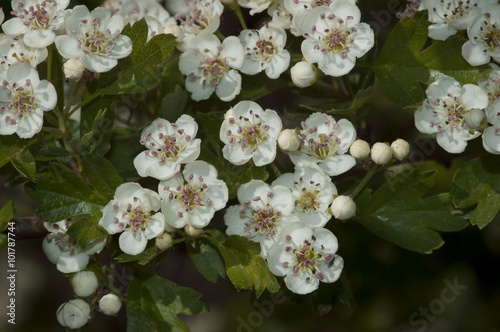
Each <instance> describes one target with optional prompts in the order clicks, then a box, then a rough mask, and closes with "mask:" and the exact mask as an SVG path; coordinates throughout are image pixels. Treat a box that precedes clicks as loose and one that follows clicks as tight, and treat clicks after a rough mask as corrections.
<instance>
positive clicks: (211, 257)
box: [186, 229, 226, 283]
mask: <svg viewBox="0 0 500 332" xmlns="http://www.w3.org/2000/svg"><path fill="white" fill-rule="evenodd" d="M204 232H205V234H208V235H209V236H211V237H213V238H214V239H216V240H217V241H219V242H222V241H224V239H225V237H226V236H225V235H224V234H222V233H221V232H219V231H218V230H216V229H209V230H204ZM186 248H187V252H188V254H189V258H191V261H192V262H193V264H194V266H195V267H196V269H197V270H198V271H199V272H200V273H201V274H202V275H203V277H204V278H205V279H207V280H208V281H210V282H213V283H216V282H217V279H218V277H219V276H221V277H222V278H225V277H226V269H225V267H224V260H223V258H222V256H221V255H220V253H219V251H218V249H217V246H215V245H214V244H213V243H212V242H210V240H208V239H207V238H204V237H198V238H196V239H194V240H192V241H188V242H186Z"/></svg>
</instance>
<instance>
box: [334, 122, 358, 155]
mask: <svg viewBox="0 0 500 332" xmlns="http://www.w3.org/2000/svg"><path fill="white" fill-rule="evenodd" d="M337 123H338V130H337V133H336V134H335V135H336V136H337V137H338V138H340V146H339V149H338V151H337V153H338V154H343V153H346V152H347V151H348V150H349V148H350V147H351V145H352V143H353V142H354V141H355V140H356V129H355V128H354V126H353V124H352V123H351V121H349V120H346V119H340V120H339V121H338V122H337Z"/></svg>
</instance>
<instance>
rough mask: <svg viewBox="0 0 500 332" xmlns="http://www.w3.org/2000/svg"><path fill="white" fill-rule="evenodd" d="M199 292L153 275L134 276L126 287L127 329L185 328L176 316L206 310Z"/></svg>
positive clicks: (128, 331) (159, 329)
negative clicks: (140, 277)
mask: <svg viewBox="0 0 500 332" xmlns="http://www.w3.org/2000/svg"><path fill="white" fill-rule="evenodd" d="M200 297H201V294H200V293H198V292H196V291H195V290H193V289H191V288H188V287H181V286H178V285H177V284H175V283H174V282H172V281H169V280H167V279H163V278H161V277H159V276H157V275H153V276H150V277H148V278H146V279H139V278H134V279H132V281H131V282H130V284H129V286H128V288H127V298H126V300H125V303H126V306H127V332H143V331H151V330H155V331H189V329H188V327H187V326H186V325H185V324H184V323H183V322H182V321H181V320H180V319H179V318H178V317H177V316H178V315H193V314H198V313H201V312H205V311H207V310H208V307H207V305H206V304H205V303H203V302H201V301H200V300H199V299H200Z"/></svg>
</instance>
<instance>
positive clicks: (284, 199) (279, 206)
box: [270, 185, 295, 215]
mask: <svg viewBox="0 0 500 332" xmlns="http://www.w3.org/2000/svg"><path fill="white" fill-rule="evenodd" d="M272 190H273V193H274V196H273V197H272V198H271V202H270V203H271V206H272V207H273V208H274V209H275V210H278V211H281V212H282V213H283V215H289V214H290V213H292V212H293V210H294V209H295V199H294V198H293V195H292V192H291V191H290V189H289V188H287V187H285V186H280V185H277V186H273V188H272Z"/></svg>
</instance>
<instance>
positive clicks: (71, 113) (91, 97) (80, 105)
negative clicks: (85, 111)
mask: <svg viewBox="0 0 500 332" xmlns="http://www.w3.org/2000/svg"><path fill="white" fill-rule="evenodd" d="M96 97H99V95H92V96H90V97H88V98H87V100H84V101H82V102H81V103H80V104H78V105H76V106H75V107H74V108H73V109H72V110H71V111H70V112H69V113H68V117H70V116H71V115H73V113H75V112H76V110H77V109H79V108H82V107H83V106H85V105H87V104H88V103H90V102H91V101H92V100H94V99H95V98H96ZM69 105H70V106H69V107H71V104H69ZM66 107H67V106H66Z"/></svg>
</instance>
